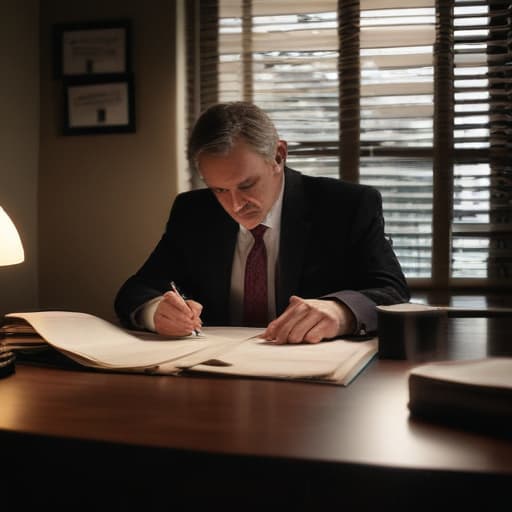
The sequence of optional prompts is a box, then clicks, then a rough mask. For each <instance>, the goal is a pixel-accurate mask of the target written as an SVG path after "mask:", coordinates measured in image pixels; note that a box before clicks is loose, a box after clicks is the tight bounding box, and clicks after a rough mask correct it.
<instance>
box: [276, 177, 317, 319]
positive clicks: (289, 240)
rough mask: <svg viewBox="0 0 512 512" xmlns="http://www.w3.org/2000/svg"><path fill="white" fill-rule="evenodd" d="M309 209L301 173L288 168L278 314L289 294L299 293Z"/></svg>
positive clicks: (280, 249)
mask: <svg viewBox="0 0 512 512" xmlns="http://www.w3.org/2000/svg"><path fill="white" fill-rule="evenodd" d="M307 210H308V208H307V205H306V198H305V195H304V188H303V180H302V176H301V174H300V173H298V172H296V171H293V170H292V169H289V168H285V185H284V194H283V209H282V213H281V235H280V238H281V239H280V242H279V263H278V268H277V284H276V309H277V315H280V314H281V313H282V312H283V311H284V310H285V309H286V307H287V306H288V301H289V299H290V295H293V294H295V293H297V290H298V287H299V282H300V277H301V272H302V268H303V264H304V255H305V249H306V246H307V241H308V239H309V235H310V230H311V222H310V221H309V220H308V219H307Z"/></svg>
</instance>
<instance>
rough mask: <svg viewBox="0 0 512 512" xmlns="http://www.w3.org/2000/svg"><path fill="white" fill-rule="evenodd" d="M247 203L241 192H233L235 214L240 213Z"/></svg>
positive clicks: (232, 199) (232, 200) (232, 202)
mask: <svg viewBox="0 0 512 512" xmlns="http://www.w3.org/2000/svg"><path fill="white" fill-rule="evenodd" d="M245 203H246V201H245V199H244V198H243V194H241V193H240V191H239V190H232V191H231V204H232V205H233V210H234V211H235V212H238V211H240V210H241V209H242V208H243V207H244V206H245Z"/></svg>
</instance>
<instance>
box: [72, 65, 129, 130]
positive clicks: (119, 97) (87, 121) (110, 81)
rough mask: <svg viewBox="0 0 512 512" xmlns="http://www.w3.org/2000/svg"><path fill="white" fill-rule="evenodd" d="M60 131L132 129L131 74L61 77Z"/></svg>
mask: <svg viewBox="0 0 512 512" xmlns="http://www.w3.org/2000/svg"><path fill="white" fill-rule="evenodd" d="M63 87H64V108H63V112H64V120H63V135H89V134H106V133H133V132H135V128H136V126H135V100H134V97H135V95H134V80H133V76H132V75H131V74H127V75H102V76H101V77H81V78H73V79H68V80H65V81H64V84H63Z"/></svg>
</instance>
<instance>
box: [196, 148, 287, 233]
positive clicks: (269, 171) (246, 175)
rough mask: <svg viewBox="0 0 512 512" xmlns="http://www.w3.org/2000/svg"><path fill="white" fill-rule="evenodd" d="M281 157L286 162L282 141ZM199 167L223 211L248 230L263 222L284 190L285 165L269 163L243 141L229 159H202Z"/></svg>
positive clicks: (200, 158)
mask: <svg viewBox="0 0 512 512" xmlns="http://www.w3.org/2000/svg"><path fill="white" fill-rule="evenodd" d="M283 151H284V154H283ZM278 153H279V157H278V158H279V159H280V161H282V162H284V158H285V157H286V145H285V143H284V142H283V141H280V142H279V147H278ZM198 166H199V172H200V173H201V175H202V177H203V179H204V181H205V183H206V185H207V186H208V188H210V190H211V191H212V192H213V193H214V194H215V196H216V197H217V199H218V200H219V203H220V204H221V205H222V207H223V208H224V210H226V212H227V213H228V214H229V215H230V216H231V217H232V218H233V219H234V220H235V221H236V222H238V223H239V224H241V225H242V226H244V227H245V228H247V229H252V228H254V227H256V226H257V225H258V224H260V223H261V222H262V221H263V219H264V218H265V217H266V215H267V213H268V212H269V210H270V209H271V208H272V205H273V204H274V202H275V201H276V199H277V197H278V195H279V192H280V190H281V183H282V180H283V165H282V164H278V163H276V161H272V162H267V161H266V160H265V159H264V158H263V157H262V156H261V155H259V154H257V153H255V152H254V150H252V149H251V148H250V147H249V146H248V145H246V144H245V142H243V141H239V142H237V143H236V144H235V146H234V147H233V149H232V150H231V151H230V152H229V153H228V154H227V155H212V154H206V153H205V154H202V155H200V156H199V158H198Z"/></svg>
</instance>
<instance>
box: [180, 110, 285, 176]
mask: <svg viewBox="0 0 512 512" xmlns="http://www.w3.org/2000/svg"><path fill="white" fill-rule="evenodd" d="M239 140H243V141H245V142H246V143H247V144H248V145H249V146H250V147H251V148H252V149H253V150H254V151H255V152H256V153H258V154H259V155H261V156H262V157H263V158H265V160H268V161H271V160H274V159H275V157H276V150H277V143H278V141H279V135H278V133H277V130H276V127H275V126H274V123H273V122H272V121H271V119H270V117H269V116H268V115H267V114H266V113H265V112H263V110H261V109H260V108H259V107H257V106H256V105H254V104H252V103H248V102H245V101H234V102H229V103H217V104H215V105H212V106H211V107H209V108H208V109H206V110H205V111H204V112H203V113H202V114H201V115H200V116H199V118H198V119H197V121H196V123H195V125H194V128H193V129H192V133H191V135H190V138H189V142H188V148H187V158H188V161H189V164H190V166H191V168H192V169H195V170H198V169H197V161H198V158H199V156H200V155H201V154H202V153H208V154H218V155H225V154H227V153H229V151H231V149H233V146H234V145H235V143H236V142H238V141H239Z"/></svg>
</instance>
